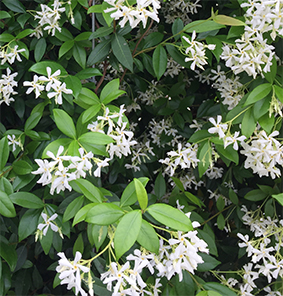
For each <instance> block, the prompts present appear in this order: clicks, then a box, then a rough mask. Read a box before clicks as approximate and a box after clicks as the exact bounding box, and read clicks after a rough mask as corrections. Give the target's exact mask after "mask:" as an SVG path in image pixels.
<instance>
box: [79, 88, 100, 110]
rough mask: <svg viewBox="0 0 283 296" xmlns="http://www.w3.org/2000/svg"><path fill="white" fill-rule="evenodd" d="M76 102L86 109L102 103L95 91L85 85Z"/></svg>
mask: <svg viewBox="0 0 283 296" xmlns="http://www.w3.org/2000/svg"><path fill="white" fill-rule="evenodd" d="M74 102H75V103H77V104H78V105H79V106H80V107H82V108H84V109H87V108H89V107H90V106H92V105H96V104H99V103H100V101H99V99H98V97H97V95H96V94H95V93H94V92H93V91H91V90H90V89H88V88H85V87H83V88H82V89H81V91H80V93H79V95H78V96H77V97H76V99H75V100H74Z"/></svg>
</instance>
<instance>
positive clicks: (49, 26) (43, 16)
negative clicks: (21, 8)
mask: <svg viewBox="0 0 283 296" xmlns="http://www.w3.org/2000/svg"><path fill="white" fill-rule="evenodd" d="M68 2H69V5H70V4H71V1H68ZM51 6H52V8H51V7H49V6H47V5H45V4H40V7H41V11H37V12H36V15H35V16H34V18H35V19H38V20H39V21H38V26H37V27H36V28H35V32H34V33H32V34H31V36H36V37H37V38H38V39H39V38H41V37H42V36H43V31H42V29H43V30H44V31H47V32H48V34H50V33H51V35H52V36H54V35H55V32H56V30H58V31H59V32H61V26H60V24H59V20H60V18H61V14H62V13H63V12H64V11H65V10H66V9H65V7H62V1H59V0H54V2H53V4H51ZM71 22H72V23H74V18H73V17H71Z"/></svg>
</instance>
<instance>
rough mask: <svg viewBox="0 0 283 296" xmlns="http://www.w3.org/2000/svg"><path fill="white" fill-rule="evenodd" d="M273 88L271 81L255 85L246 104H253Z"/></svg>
mask: <svg viewBox="0 0 283 296" xmlns="http://www.w3.org/2000/svg"><path fill="white" fill-rule="evenodd" d="M271 89H272V85H271V84H270V83H263V84H260V85H258V86H257V87H255V88H254V89H253V90H252V91H251V92H250V94H249V95H248V97H247V100H246V102H245V104H244V106H247V105H250V104H253V103H255V102H257V101H259V100H261V99H263V98H264V97H266V96H267V95H268V94H269V93H270V91H271Z"/></svg>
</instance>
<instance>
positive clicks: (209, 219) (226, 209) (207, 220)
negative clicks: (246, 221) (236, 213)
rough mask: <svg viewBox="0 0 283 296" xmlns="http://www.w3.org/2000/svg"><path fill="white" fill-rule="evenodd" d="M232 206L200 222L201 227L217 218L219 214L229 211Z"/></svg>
mask: <svg viewBox="0 0 283 296" xmlns="http://www.w3.org/2000/svg"><path fill="white" fill-rule="evenodd" d="M232 206H234V205H233V204H232V205H230V206H228V207H226V208H224V209H223V210H221V211H219V212H217V213H216V214H214V215H213V216H211V217H210V218H209V219H207V220H206V221H204V222H202V223H201V226H202V225H204V224H206V223H207V222H209V221H210V220H212V219H213V218H215V217H217V216H218V215H219V214H221V213H222V212H224V211H226V210H228V209H230V208H231V207H232Z"/></svg>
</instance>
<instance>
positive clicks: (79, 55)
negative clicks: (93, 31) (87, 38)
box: [73, 43, 86, 69]
mask: <svg viewBox="0 0 283 296" xmlns="http://www.w3.org/2000/svg"><path fill="white" fill-rule="evenodd" d="M73 57H74V59H75V61H76V62H77V63H78V64H79V65H80V66H81V67H82V68H83V69H84V68H85V66H86V51H85V49H84V48H83V47H81V46H79V45H78V44H77V43H75V44H74V47H73Z"/></svg>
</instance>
